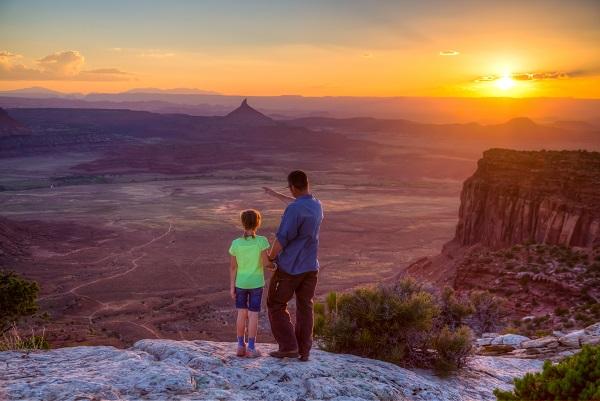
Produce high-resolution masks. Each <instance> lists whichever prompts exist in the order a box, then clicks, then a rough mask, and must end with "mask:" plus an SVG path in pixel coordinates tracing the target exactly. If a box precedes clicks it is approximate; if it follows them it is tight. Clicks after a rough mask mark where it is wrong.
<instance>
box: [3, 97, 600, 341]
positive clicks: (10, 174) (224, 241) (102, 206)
mask: <svg viewBox="0 0 600 401" xmlns="http://www.w3.org/2000/svg"><path fill="white" fill-rule="evenodd" d="M19 101H20V100H19ZM1 113H2V115H1V117H2V121H1V123H2V131H1V132H2V136H1V137H0V156H1V159H0V169H1V170H2V178H1V181H0V188H2V191H1V192H0V202H1V203H2V220H1V225H0V228H1V232H0V239H1V241H2V250H3V251H2V254H1V255H0V258H1V261H2V264H3V265H4V266H5V267H8V268H10V269H14V270H16V271H17V272H18V273H20V274H23V275H24V276H26V277H29V278H31V279H34V280H36V281H37V282H38V283H40V287H41V292H40V297H39V302H40V305H41V310H42V311H43V312H47V319H48V321H47V322H46V323H45V324H44V325H45V327H46V331H47V335H48V338H49V339H50V341H51V343H52V344H54V345H56V346H58V345H75V344H114V345H118V346H128V345H130V344H132V343H133V342H134V341H136V340H138V339H140V338H171V339H198V338H199V339H211V340H227V339H228V338H229V336H230V332H231V327H232V324H233V322H234V309H233V306H232V305H231V304H230V300H229V298H228V292H227V290H228V269H227V262H228V260H227V254H226V251H227V247H228V246H229V242H230V241H231V239H232V238H234V237H235V236H236V235H237V233H238V232H239V227H238V223H237V219H238V213H239V211H240V210H242V209H244V208H249V207H253V208H257V209H259V210H261V211H262V212H263V214H264V226H263V228H262V229H261V231H262V233H263V234H264V235H266V236H267V237H269V238H271V237H272V236H273V234H274V231H275V229H276V227H277V225H278V223H279V219H280V216H281V214H282V211H283V209H284V207H285V204H284V203H282V202H281V201H279V200H276V199H273V198H270V197H269V196H267V195H266V194H265V193H264V191H263V189H262V187H273V188H276V189H278V188H281V187H284V186H285V176H286V174H287V171H288V170H292V169H294V168H302V169H305V170H307V171H309V172H310V173H311V176H312V177H314V178H313V182H314V184H313V185H314V192H315V193H316V194H317V196H318V197H319V198H320V199H321V200H322V201H323V204H324V208H325V213H326V219H325V222H324V225H323V230H322V239H321V240H322V247H321V251H320V259H321V264H322V273H321V277H320V285H319V287H318V297H319V298H321V299H322V298H323V297H324V296H325V295H326V294H327V293H328V292H330V291H348V290H350V289H352V288H355V287H360V286H364V285H370V284H377V283H380V282H384V281H386V280H389V279H391V278H393V277H397V276H402V275H403V274H404V273H405V271H404V270H405V269H406V268H407V266H409V265H410V264H411V263H412V262H414V261H420V262H418V263H417V265H419V263H421V264H422V260H424V259H422V258H425V257H429V256H433V255H436V254H438V253H439V252H440V251H441V249H442V246H443V245H444V244H445V243H447V242H448V241H450V240H451V239H452V237H453V236H454V234H455V227H456V224H457V223H458V222H459V213H458V211H459V206H460V193H461V188H462V185H463V181H465V179H466V178H468V177H469V176H471V175H472V174H473V173H474V172H475V170H476V168H477V160H478V159H480V158H481V157H482V153H483V151H484V150H486V149H489V148H500V147H501V148H512V149H532V148H535V144H538V143H543V144H544V148H545V149H548V150H550V149H579V148H581V147H582V145H585V148H586V149H588V150H593V149H600V132H599V130H598V129H597V128H595V126H593V125H587V124H563V125H559V124H553V125H543V124H538V123H535V122H533V121H531V120H529V119H527V118H516V119H513V120H510V121H507V122H506V123H503V124H494V125H480V124H445V125H444V124H422V123H417V122H412V121H407V120H378V119H374V118H353V119H335V118H322V117H319V118H299V119H291V120H275V119H272V118H270V117H268V116H267V115H265V114H263V113H261V112H259V111H257V110H256V109H254V108H253V107H252V106H251V105H250V104H248V102H247V101H246V100H244V101H243V102H242V104H241V105H240V106H239V107H238V108H236V109H235V110H233V111H231V112H230V113H229V114H227V115H225V116H214V117H196V116H189V115H183V114H154V113H149V112H144V111H131V110H103V109H102V110H101V109H50V108H44V109H27V108H7V109H5V110H2V111H1ZM596 160H597V157H596ZM594 163H597V161H596V162H594ZM593 166H594V167H593V168H594V169H597V168H598V167H597V164H594V165H593ZM593 179H597V176H595V178H594V177H593ZM593 182H594V181H592V182H590V185H591V184H593ZM595 196H596V197H595V198H593V199H592V201H593V202H596V201H597V199H598V198H597V194H596V195H595ZM463 202H464V200H463ZM591 206H592V207H595V208H596V209H597V206H598V204H597V203H594V204H592V205H591ZM596 211H597V210H596ZM595 216H597V214H596V215H595ZM461 219H462V217H461ZM565 224H567V223H565ZM473 235H475V237H477V235H476V234H473ZM593 241H597V240H593ZM472 242H473V243H475V242H478V241H477V239H474V240H473V241H472ZM513 242H514V243H518V242H520V241H517V240H515V241H509V243H507V244H505V245H513ZM555 242H556V241H555ZM563 242H564V241H563ZM467 243H468V244H471V243H469V242H468V241H467V242H465V244H467ZM556 243H558V242H556ZM594 243H595V242H594ZM567 245H568V244H567ZM414 266H415V265H412V266H411V268H409V271H411V270H415V267H414ZM417 275H421V276H422V275H423V273H422V271H421V269H419V272H418V274H417ZM467 281H468V280H467ZM461 283H462V281H461ZM492 286H493V284H492ZM458 289H460V285H459V286H458ZM559 306H560V305H559ZM544 307H546V306H544V305H541V306H540V310H539V311H538V312H541V311H543V310H544ZM546 309H547V307H546ZM534 312H535V311H534V310H533V309H531V310H528V308H526V307H523V308H520V309H519V308H517V309H515V312H514V316H513V317H514V318H516V319H518V318H521V317H523V316H526V315H530V314H532V313H534ZM262 319H263V320H262V321H261V327H263V332H264V335H266V336H268V335H269V334H268V322H267V321H266V318H265V317H263V318H262Z"/></svg>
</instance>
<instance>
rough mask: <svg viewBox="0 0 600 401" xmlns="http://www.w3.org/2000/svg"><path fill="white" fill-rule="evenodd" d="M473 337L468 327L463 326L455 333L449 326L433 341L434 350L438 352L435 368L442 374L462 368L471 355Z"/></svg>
mask: <svg viewBox="0 0 600 401" xmlns="http://www.w3.org/2000/svg"><path fill="white" fill-rule="evenodd" d="M472 341H473V335H472V333H471V329H469V328H468V327H467V326H461V327H459V328H458V329H456V330H455V331H452V330H450V329H449V328H448V327H447V326H445V327H444V328H442V330H441V331H440V332H439V333H438V334H437V336H436V337H435V338H434V339H433V349H434V350H435V351H436V354H437V358H436V360H435V368H436V370H437V371H438V373H440V374H448V373H449V372H451V371H454V370H457V369H460V368H462V367H463V366H464V365H465V362H466V360H467V356H469V354H470V353H471V347H472V345H471V342H472Z"/></svg>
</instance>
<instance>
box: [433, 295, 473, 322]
mask: <svg viewBox="0 0 600 401" xmlns="http://www.w3.org/2000/svg"><path fill="white" fill-rule="evenodd" d="M474 311H475V309H474V308H473V306H472V305H471V303H470V302H469V300H468V299H465V298H464V297H459V296H457V295H456V293H455V292H454V290H453V289H452V288H450V287H445V288H444V289H443V290H442V294H441V296H440V316H439V318H438V321H439V324H440V325H441V326H442V327H443V326H448V327H449V328H450V329H452V330H454V329H456V328H457V327H460V326H462V325H463V320H464V319H465V318H466V317H467V316H469V315H471V314H473V312H474Z"/></svg>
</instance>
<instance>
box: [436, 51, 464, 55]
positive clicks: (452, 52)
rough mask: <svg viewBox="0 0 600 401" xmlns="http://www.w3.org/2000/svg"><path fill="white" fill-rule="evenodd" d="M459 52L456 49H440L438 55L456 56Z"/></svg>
mask: <svg viewBox="0 0 600 401" xmlns="http://www.w3.org/2000/svg"><path fill="white" fill-rule="evenodd" d="M459 54H460V53H459V52H458V51H456V50H442V51H441V52H440V56H458V55H459Z"/></svg>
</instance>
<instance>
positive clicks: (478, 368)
mask: <svg viewBox="0 0 600 401" xmlns="http://www.w3.org/2000/svg"><path fill="white" fill-rule="evenodd" d="M261 346H262V350H263V352H268V351H271V350H273V349H274V346H273V345H269V344H261ZM234 350H235V344H233V343H220V342H209V341H174V340H141V341H138V342H137V343H135V344H134V346H133V347H132V348H130V349H126V350H123V349H117V348H114V347H72V348H60V349H55V350H51V351H36V352H31V353H29V354H27V353H20V352H2V353H0V399H10V400H44V401H52V400H73V401H74V400H92V399H93V400H100V399H101V400H166V399H168V400H266V401H297V400H305V401H309V400H334V401H361V400H414V401H419V400H431V401H433V400H436V401H444V400H452V401H460V400H474V399H477V400H495V397H494V396H493V395H492V391H493V389H494V388H496V387H499V388H502V389H505V390H506V389H510V388H511V387H512V384H511V383H512V379H513V378H514V377H516V376H522V375H523V374H525V373H526V372H530V371H536V370H540V369H541V367H542V361H541V360H526V359H515V358H502V357H485V356H476V357H473V358H471V359H470V360H469V362H468V366H467V368H465V369H464V370H463V371H461V372H460V373H459V374H458V375H455V376H451V377H449V378H445V379H443V378H439V377H437V376H435V375H433V374H432V373H431V372H430V371H424V370H417V371H411V370H407V369H403V368H400V367H398V366H396V365H393V364H389V363H386V362H381V361H376V360H371V359H366V358H360V357H357V356H352V355H343V354H332V353H328V352H324V351H319V350H315V351H313V353H312V354H311V360H310V361H309V362H306V363H303V362H299V361H298V360H289V359H286V360H278V359H274V358H270V357H261V358H257V359H248V358H238V357H236V356H235V355H234Z"/></svg>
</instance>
